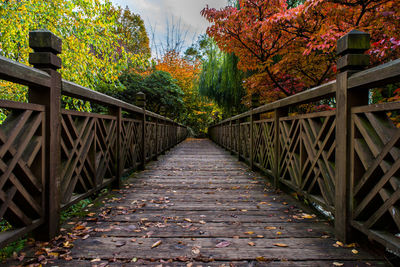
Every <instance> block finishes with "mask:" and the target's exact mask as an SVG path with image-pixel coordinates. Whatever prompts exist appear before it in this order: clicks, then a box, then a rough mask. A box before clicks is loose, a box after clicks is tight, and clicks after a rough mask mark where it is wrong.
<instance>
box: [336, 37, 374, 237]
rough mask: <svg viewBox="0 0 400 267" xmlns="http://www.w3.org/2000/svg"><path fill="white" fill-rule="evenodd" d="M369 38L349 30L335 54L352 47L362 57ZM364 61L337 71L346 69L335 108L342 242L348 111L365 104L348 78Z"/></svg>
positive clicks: (347, 213)
mask: <svg viewBox="0 0 400 267" xmlns="http://www.w3.org/2000/svg"><path fill="white" fill-rule="evenodd" d="M369 45H370V44H369V36H367V35H366V34H364V33H360V32H358V31H352V32H350V33H348V34H347V35H345V36H344V37H342V38H341V39H339V41H338V47H339V48H340V47H342V48H341V50H338V52H339V53H340V54H341V55H342V56H345V55H347V54H348V53H351V52H353V49H351V47H353V46H354V47H357V49H356V51H357V52H359V53H360V54H362V53H363V52H364V51H366V50H367V49H368V48H369ZM366 65H367V64H365V62H364V61H362V62H357V64H355V65H354V64H350V65H341V66H340V67H341V69H340V70H345V71H343V72H341V73H339V74H338V75H337V78H336V81H337V88H336V103H337V106H338V107H340V108H338V109H336V144H340V145H338V146H337V148H336V160H335V167H336V172H335V174H336V176H335V185H336V188H335V189H336V190H335V231H336V236H337V237H338V238H339V239H340V240H343V241H344V242H347V241H349V239H350V235H351V228H350V218H351V204H350V202H351V201H350V190H351V189H350V186H351V184H350V179H351V175H352V170H351V166H352V162H353V157H352V156H351V155H352V145H353V139H352V136H351V127H352V126H351V109H352V107H355V106H362V105H366V104H368V92H367V91H360V92H357V91H355V90H353V91H349V88H348V79H349V77H350V76H351V75H352V74H354V73H355V72H357V70H358V69H360V68H362V67H365V66H366Z"/></svg>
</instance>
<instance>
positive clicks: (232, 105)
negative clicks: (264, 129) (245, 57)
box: [198, 37, 246, 116]
mask: <svg viewBox="0 0 400 267" xmlns="http://www.w3.org/2000/svg"><path fill="white" fill-rule="evenodd" d="M199 49H200V50H202V52H200V53H198V54H202V60H203V67H202V72H201V74H200V82H199V92H200V94H201V95H203V96H207V97H209V98H210V99H212V100H213V101H215V103H217V104H218V106H220V107H221V108H222V109H223V111H224V113H225V114H224V115H225V116H232V115H234V114H237V113H241V112H243V111H244V110H245V106H244V105H243V104H242V98H243V97H244V96H245V94H246V92H245V90H244V88H243V86H242V84H243V82H242V81H243V79H244V78H245V73H243V72H242V71H240V70H238V68H237V64H238V58H237V57H236V56H235V55H234V54H227V53H224V52H222V51H221V50H219V48H218V46H217V45H216V43H215V42H214V41H213V40H212V39H211V38H208V37H204V38H203V39H201V40H200V41H199Z"/></svg>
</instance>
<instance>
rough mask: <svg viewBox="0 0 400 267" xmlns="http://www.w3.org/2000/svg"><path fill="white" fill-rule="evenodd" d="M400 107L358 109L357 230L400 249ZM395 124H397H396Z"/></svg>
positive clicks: (355, 153) (355, 114) (355, 134)
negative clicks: (397, 125)
mask: <svg viewBox="0 0 400 267" xmlns="http://www.w3.org/2000/svg"><path fill="white" fill-rule="evenodd" d="M399 112H400V103H391V104H390V105H389V104H387V105H376V106H374V107H370V106H365V107H360V108H356V109H354V112H353V114H352V126H353V132H352V136H353V138H354V139H353V140H354V145H353V157H354V160H353V162H352V167H353V168H352V169H353V170H354V171H353V175H352V180H353V181H352V184H353V188H352V194H353V218H352V220H353V226H355V227H357V228H358V229H359V230H361V231H363V232H365V233H366V234H368V236H370V237H372V238H375V239H377V240H378V241H379V240H382V239H385V240H386V242H388V243H394V244H396V246H397V247H399V246H400V240H399V238H398V235H399V233H400V129H399V128H397V127H396V125H395V123H396V124H398V119H397V118H396V116H397V115H398V114H399ZM393 120H394V121H395V122H393Z"/></svg>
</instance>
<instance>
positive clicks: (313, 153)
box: [209, 31, 400, 254]
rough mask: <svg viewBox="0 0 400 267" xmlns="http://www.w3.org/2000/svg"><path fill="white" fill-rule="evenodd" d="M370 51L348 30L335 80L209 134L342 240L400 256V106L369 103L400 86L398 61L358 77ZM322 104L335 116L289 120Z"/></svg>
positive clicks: (365, 42) (362, 36)
mask: <svg viewBox="0 0 400 267" xmlns="http://www.w3.org/2000/svg"><path fill="white" fill-rule="evenodd" d="M368 48H369V35H368V34H365V33H361V32H357V31H352V32H350V33H349V34H347V35H345V36H344V37H343V38H341V39H340V40H339V41H338V54H339V55H340V56H341V57H340V59H339V61H338V70H339V73H338V75H337V79H336V81H332V82H329V83H326V84H324V85H321V86H318V87H316V88H313V89H310V90H307V91H304V92H302V93H299V94H296V95H293V96H290V97H287V98H285V99H282V100H279V101H276V102H273V103H270V104H267V105H264V106H261V107H258V108H254V109H252V110H250V111H248V112H245V113H243V114H240V115H237V116H235V117H232V118H230V119H227V120H224V121H222V122H220V123H217V124H215V125H213V126H211V127H209V135H210V137H211V139H212V140H213V141H215V142H216V143H217V144H219V145H221V146H223V147H225V148H226V149H228V150H230V151H231V152H232V153H234V154H236V155H238V158H239V159H240V160H244V161H246V162H247V163H248V164H250V165H251V166H252V167H255V168H258V169H260V170H262V171H264V172H265V173H266V174H267V175H269V176H270V177H272V179H273V181H274V183H275V186H277V187H278V186H281V185H285V186H286V187H289V188H290V189H292V190H294V191H295V192H297V193H298V194H300V195H302V196H304V197H305V198H306V199H308V200H309V201H311V202H312V203H314V204H316V205H318V207H322V208H323V209H324V210H325V211H327V212H330V213H331V214H332V216H334V223H335V230H336V235H337V238H339V239H340V240H343V241H346V242H348V241H349V240H351V239H352V238H354V236H355V235H354V234H355V233H357V232H362V233H363V234H365V235H367V236H368V237H369V238H371V239H373V240H375V241H378V242H379V243H381V244H383V245H384V246H386V248H387V249H389V250H392V251H395V252H397V253H398V254H399V253H400V238H399V237H400V187H399V186H400V139H399V138H400V129H399V128H398V127H396V124H398V121H396V120H398V118H397V119H394V120H393V118H394V117H395V116H397V115H399V112H400V103H399V102H390V103H382V104H370V103H369V102H370V101H369V99H370V95H369V93H370V89H374V88H377V87H379V88H385V87H386V86H387V85H391V84H394V83H397V82H400V59H398V60H394V61H391V62H389V63H387V64H383V65H380V66H378V67H374V68H371V69H368V70H364V71H359V70H360V69H361V67H363V66H366V65H367V64H368V61H369V60H368V56H367V55H364V54H363V53H364V52H365V51H366V50H367V49H368ZM322 99H327V100H328V99H329V100H332V99H333V100H335V101H336V110H331V111H323V112H317V113H309V114H302V115H295V116H289V115H288V114H289V113H288V111H289V109H291V108H293V107H298V106H299V105H300V104H304V103H313V102H315V101H319V100H322ZM266 114H267V115H268V116H266ZM356 230H358V231H356Z"/></svg>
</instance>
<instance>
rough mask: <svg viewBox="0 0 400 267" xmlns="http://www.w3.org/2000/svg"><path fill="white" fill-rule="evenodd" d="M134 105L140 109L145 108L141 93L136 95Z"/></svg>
mask: <svg viewBox="0 0 400 267" xmlns="http://www.w3.org/2000/svg"><path fill="white" fill-rule="evenodd" d="M136 105H137V106H138V107H141V108H144V107H145V106H146V95H145V94H144V93H143V92H139V93H137V94H136Z"/></svg>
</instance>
